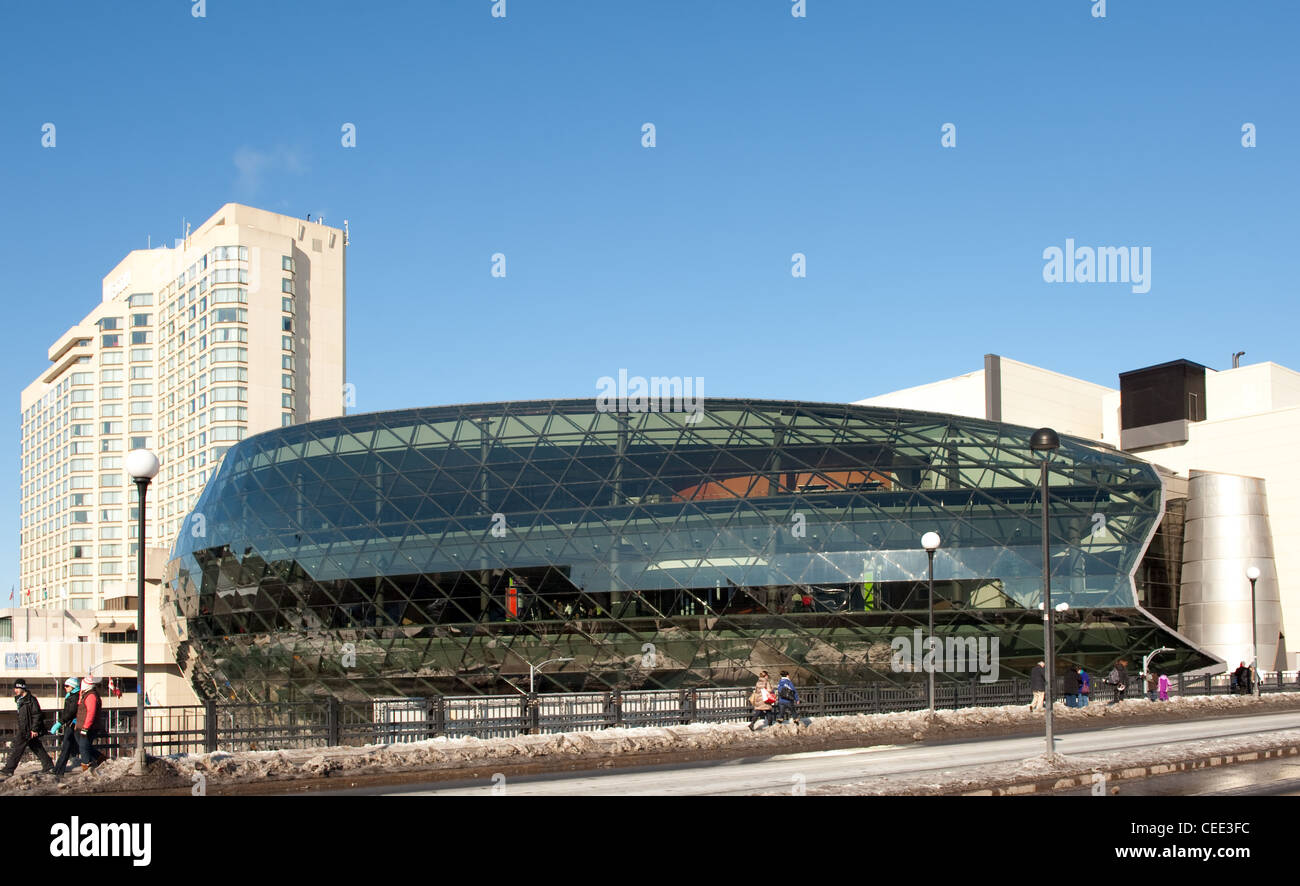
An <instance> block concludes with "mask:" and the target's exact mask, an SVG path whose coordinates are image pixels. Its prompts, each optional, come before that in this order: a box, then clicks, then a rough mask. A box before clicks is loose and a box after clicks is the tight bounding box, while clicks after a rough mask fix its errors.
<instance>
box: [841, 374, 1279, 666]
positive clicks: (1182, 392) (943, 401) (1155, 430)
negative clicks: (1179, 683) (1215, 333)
mask: <svg viewBox="0 0 1300 886" xmlns="http://www.w3.org/2000/svg"><path fill="white" fill-rule="evenodd" d="M1119 378H1120V388H1119V389H1116V388H1108V387H1105V386H1103V385H1096V384H1092V383H1091V382H1086V381H1082V380H1081V379H1075V378H1070V377H1069V376H1064V375H1060V374H1059V373H1055V372H1051V371H1049V370H1046V369H1041V368H1039V367H1036V366H1030V365H1029V364H1026V363H1020V362H1018V361H1015V360H1010V359H1007V358H1005V357H1001V356H998V355H995V354H989V355H986V356H985V358H984V366H983V367H982V368H981V369H979V370H976V371H974V372H971V373H967V374H965V375H961V376H957V377H955V378H949V379H943V380H941V381H937V382H932V383H929V384H925V385H920V386H918V387H913V388H907V389H905V390H901V391H895V392H893V393H889V394H883V395H881V396H877V397H872V398H869V399H866V400H861V401H858V402H860V403H863V404H866V405H871V406H892V407H896V408H900V409H918V410H925V411H931V412H945V413H952V414H956V415H965V416H974V417H977V418H987V419H990V420H993V421H1003V422H1007V423H1010V424H1018V425H1024V426H1026V427H1052V428H1055V429H1056V430H1057V431H1058V432H1060V433H1061V434H1067V435H1071V436H1076V437H1083V438H1085V439H1089V440H1094V441H1098V442H1101V443H1105V444H1107V445H1109V446H1113V447H1115V448H1117V449H1123V450H1125V451H1127V452H1130V453H1132V454H1134V455H1136V456H1138V457H1140V458H1143V459H1146V460H1147V461H1150V462H1152V463H1154V464H1157V465H1159V466H1160V467H1162V468H1164V469H1165V470H1166V471H1167V472H1168V473H1169V474H1171V475H1172V477H1167V478H1166V484H1165V485H1166V496H1167V498H1168V499H1169V501H1170V502H1171V503H1172V510H1170V511H1167V516H1166V523H1167V524H1170V520H1169V517H1168V515H1169V514H1170V513H1175V514H1176V515H1177V519H1176V521H1175V522H1176V523H1177V524H1178V527H1179V531H1178V533H1177V534H1178V537H1179V544H1180V545H1181V547H1182V552H1183V553H1182V573H1181V581H1180V585H1179V591H1180V600H1179V607H1178V621H1179V623H1178V624H1177V625H1173V627H1176V628H1177V629H1178V630H1180V631H1182V632H1183V633H1184V634H1186V635H1187V637H1188V638H1189V639H1190V640H1192V641H1193V642H1195V643H1197V644H1198V645H1199V646H1201V647H1202V648H1203V649H1206V650H1207V651H1209V652H1212V653H1213V654H1215V655H1218V656H1220V657H1221V658H1223V659H1224V660H1225V661H1227V662H1228V663H1229V664H1230V665H1231V666H1233V667H1235V666H1236V664H1237V663H1238V662H1239V661H1241V660H1245V661H1248V662H1249V661H1250V660H1251V657H1252V648H1251V597H1250V582H1249V580H1248V579H1247V578H1246V575H1245V571H1246V569H1247V568H1249V567H1250V566H1255V567H1256V568H1258V569H1259V570H1260V573H1261V575H1260V578H1259V580H1258V582H1257V587H1256V599H1255V603H1256V608H1257V614H1256V619H1255V629H1256V635H1257V636H1256V640H1257V642H1258V647H1259V664H1260V667H1261V668H1262V669H1263V670H1272V669H1273V667H1274V666H1275V665H1277V664H1283V665H1284V666H1286V667H1288V668H1292V667H1294V668H1300V653H1297V652H1296V645H1297V644H1296V642H1295V641H1294V640H1293V641H1292V643H1291V644H1290V648H1287V644H1286V643H1285V639H1284V637H1285V633H1286V631H1285V626H1286V625H1288V624H1289V625H1292V626H1296V625H1300V475H1297V473H1296V471H1295V469H1294V463H1295V455H1294V452H1295V442H1294V441H1296V440H1297V439H1300V372H1296V371H1295V370H1292V369H1288V368H1286V367H1284V366H1279V365H1277V364H1276V363H1257V364H1253V365H1249V366H1234V367H1233V368H1232V369H1226V370H1222V371H1215V370H1213V369H1210V368H1208V367H1205V366H1200V365H1199V364H1195V363H1189V362H1187V361H1181V360H1180V361H1173V362H1172V363H1166V364H1161V365H1159V366H1153V367H1147V368H1145V369H1141V370H1134V371H1132V372H1125V373H1122V374H1121V375H1120V377H1119ZM1171 481H1172V482H1171ZM1179 502H1182V504H1181V505H1180V504H1179ZM1184 512H1185V519H1186V526H1185V533H1184V532H1183V531H1182V520H1183V517H1182V514H1183V513H1184ZM1171 526H1172V524H1171ZM1293 629H1294V628H1293ZM1280 638H1283V639H1280Z"/></svg>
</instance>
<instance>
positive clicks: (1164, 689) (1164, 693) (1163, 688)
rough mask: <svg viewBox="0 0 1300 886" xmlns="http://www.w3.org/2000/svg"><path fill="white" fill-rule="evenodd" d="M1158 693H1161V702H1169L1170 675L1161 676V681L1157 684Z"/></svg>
mask: <svg viewBox="0 0 1300 886" xmlns="http://www.w3.org/2000/svg"><path fill="white" fill-rule="evenodd" d="M1156 686H1157V687H1158V689H1157V691H1158V692H1159V693H1160V700H1161V701H1169V675H1168V674H1161V675H1160V681H1159V682H1158V683H1157V684H1156Z"/></svg>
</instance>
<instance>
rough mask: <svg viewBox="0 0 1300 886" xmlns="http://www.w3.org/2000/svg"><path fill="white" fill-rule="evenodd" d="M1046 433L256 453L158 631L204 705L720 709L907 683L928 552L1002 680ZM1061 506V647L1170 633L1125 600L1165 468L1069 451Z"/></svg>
mask: <svg viewBox="0 0 1300 886" xmlns="http://www.w3.org/2000/svg"><path fill="white" fill-rule="evenodd" d="M1029 433H1030V430H1029V429H1025V428H1018V427H1013V426H1007V425H1000V424H997V423H992V422H986V421H980V420H976V419H967V418H958V417H953V416H941V415H930V414H925V413H915V412H903V411H898V410H887V409H879V408H869V407H861V406H850V405H842V404H808V403H798V402H775V401H748V400H744V401H742V400H714V401H709V402H708V403H707V404H706V408H705V410H704V411H703V412H702V413H688V412H676V413H674V412H666V413H660V412H624V413H616V412H601V411H598V410H597V409H596V404H595V403H594V402H593V401H591V400H572V401H550V402H521V403H492V404H478V405H471V406H460V407H446V408H432V409H416V410H404V411H398V412H388V413H377V414H368V415H357V416H348V417H344V418H339V419H330V420H325V421H319V422H313V423H309V424H305V425H298V426H294V427H290V428H285V429H282V430H279V431H274V432H270V433H266V434H261V435H258V436H257V437H253V438H250V439H248V440H245V441H243V442H241V443H240V444H238V445H237V446H235V447H234V448H233V449H232V450H231V451H230V452H229V453H228V454H227V456H226V458H225V460H224V461H223V463H222V465H221V467H220V470H219V471H218V473H217V475H216V477H215V478H214V479H213V480H212V481H211V482H209V484H208V486H207V488H206V490H205V491H204V493H203V496H202V497H201V498H200V500H199V502H198V504H197V505H196V508H195V511H194V512H193V513H192V514H191V515H190V517H189V518H188V519H187V520H186V522H185V524H184V525H183V527H182V530H181V533H180V535H179V537H178V540H177V542H176V545H175V549H174V551H173V554H172V558H171V562H170V565H169V572H168V580H167V586H166V588H165V590H164V594H165V596H166V598H167V606H166V607H165V613H164V615H165V619H166V622H167V630H168V633H169V636H170V638H171V639H172V642H173V643H174V644H175V647H176V650H177V654H178V657H179V658H180V660H181V663H182V665H183V666H185V667H186V669H187V670H188V671H189V672H190V673H191V675H192V676H193V677H194V679H195V682H196V685H197V686H198V687H199V688H200V690H201V691H203V692H205V694H210V695H213V694H214V695H217V696H219V697H227V698H229V697H238V698H258V699H261V698H272V697H274V698H291V697H301V696H312V695H320V694H324V693H331V694H338V695H342V696H345V697H358V696H366V695H385V694H413V695H425V694H429V693H430V692H452V691H482V692H495V691H502V690H503V689H509V688H511V687H516V688H517V687H518V686H519V685H524V686H526V684H527V675H528V671H529V664H537V663H538V662H540V661H543V660H545V659H547V658H572V659H573V661H571V662H561V663H559V664H558V665H555V666H552V667H551V668H549V669H548V676H546V677H545V678H544V679H545V680H546V681H548V682H547V685H548V686H549V688H555V687H556V686H564V687H567V688H606V687H623V688H626V687H640V686H646V687H654V686H682V685H709V684H718V683H724V684H725V683H734V682H744V681H747V680H748V679H750V674H751V671H752V670H753V669H754V668H756V667H760V666H777V667H779V666H786V667H792V668H795V669H797V671H798V673H799V675H800V677H801V679H803V680H805V681H809V680H816V681H825V682H852V681H855V680H856V681H861V680H864V679H890V678H894V677H897V676H898V675H897V673H896V672H895V669H893V668H891V667H890V666H889V655H888V648H889V642H890V638H891V637H893V636H896V635H897V634H898V632H900V631H909V632H910V631H911V629H912V627H913V626H914V625H916V624H924V623H925V620H926V617H927V605H928V601H929V597H928V586H927V585H926V583H925V578H926V555H925V552H924V551H923V550H922V549H921V547H920V542H919V539H920V536H921V535H922V534H923V533H924V532H927V531H931V530H933V531H935V532H938V533H939V535H940V536H941V538H942V546H941V548H940V550H939V552H938V554H937V556H936V559H935V577H936V600H935V610H936V612H937V613H938V616H937V618H938V621H939V622H940V624H941V628H942V630H947V631H951V632H956V633H961V632H966V633H981V632H982V633H985V634H987V633H988V632H990V631H994V632H1001V633H1002V634H1003V635H1004V643H1005V644H1006V647H1005V648H1006V649H1007V650H1008V651H1009V652H1010V654H1009V656H1008V658H1007V661H1006V666H1007V668H1008V669H1009V670H1008V675H1010V674H1012V673H1016V672H1019V670H1020V665H1021V664H1022V661H1021V660H1022V659H1026V660H1027V659H1028V658H1031V657H1033V656H1034V655H1035V652H1034V643H1035V636H1036V641H1037V643H1038V647H1037V649H1038V650H1039V651H1040V653H1041V648H1042V646H1041V640H1042V636H1041V635H1042V630H1041V624H1040V623H1039V621H1038V619H1037V618H1036V616H1037V615H1038V604H1039V602H1040V600H1041V597H1042V588H1041V584H1042V582H1041V574H1042V555H1041V535H1040V519H1041V518H1040V507H1041V500H1040V498H1039V492H1038V485H1039V477H1040V473H1039V472H1040V462H1039V460H1038V457H1037V456H1036V455H1034V454H1033V453H1031V452H1030V451H1029V449H1028V446H1027V440H1028V437H1029ZM1049 482H1050V485H1051V499H1050V525H1049V540H1050V545H1051V552H1052V556H1051V570H1052V574H1053V580H1052V581H1053V602H1054V603H1060V602H1065V603H1068V604H1069V606H1070V608H1071V610H1073V611H1074V612H1075V613H1076V616H1075V618H1077V621H1078V624H1077V625H1076V626H1074V627H1071V626H1070V618H1067V619H1066V625H1065V626H1064V628H1063V629H1064V630H1065V631H1067V633H1068V635H1069V636H1067V637H1066V639H1065V641H1064V649H1065V650H1066V651H1067V653H1068V650H1069V648H1070V643H1071V640H1070V639H1069V638H1070V637H1073V636H1075V635H1077V639H1076V643H1077V647H1078V651H1079V654H1080V655H1085V654H1087V655H1096V656H1101V655H1103V654H1104V655H1111V654H1112V653H1114V654H1118V652H1117V650H1122V649H1124V648H1125V647H1126V645H1127V644H1128V639H1126V638H1130V637H1131V635H1132V631H1134V630H1137V631H1139V632H1143V633H1145V632H1149V631H1150V630H1153V629H1154V630H1155V631H1156V632H1157V633H1158V634H1160V633H1162V630H1163V629H1162V626H1159V625H1156V626H1154V627H1153V623H1152V621H1151V620H1150V619H1149V618H1147V617H1145V614H1144V613H1142V611H1141V610H1139V609H1137V601H1136V599H1135V594H1134V584H1133V580H1132V576H1133V573H1134V570H1135V568H1136V566H1137V564H1138V561H1139V559H1140V558H1141V555H1142V553H1143V551H1144V550H1145V548H1146V545H1147V542H1148V541H1149V539H1150V538H1151V536H1152V534H1153V533H1154V531H1155V529H1156V525H1157V523H1158V521H1159V519H1160V516H1161V514H1162V512H1163V511H1162V505H1163V502H1162V486H1161V482H1160V479H1159V477H1158V476H1157V474H1156V472H1155V470H1154V469H1153V468H1152V467H1151V466H1150V465H1148V464H1146V463H1145V462H1142V461H1140V460H1137V459H1133V458H1130V457H1127V456H1125V455H1123V454H1120V453H1115V452H1113V451H1108V450H1104V449H1101V448H1097V447H1094V446H1092V445H1090V444H1087V443H1085V442H1083V441H1077V440H1072V439H1065V440H1063V441H1062V446H1061V449H1060V450H1059V451H1058V452H1056V453H1055V454H1054V455H1053V457H1052V459H1051V461H1050V464H1049ZM1087 613H1092V615H1093V617H1092V619H1091V621H1089V620H1087V619H1086V618H1085V614H1087ZM1121 623H1122V625H1121ZM1116 625H1121V626H1120V627H1116ZM1088 631H1090V632H1091V633H1087V632H1088ZM1035 632H1036V634H1035ZM1164 633H1168V632H1167V631H1165V632H1164ZM1103 636H1105V637H1108V638H1109V639H1104V640H1102V639H1100V638H1102V637H1103ZM1058 642H1060V641H1058ZM1134 642H1137V641H1136V640H1134ZM1160 643H1163V644H1164V645H1174V644H1175V643H1177V644H1178V646H1179V648H1182V649H1183V650H1184V653H1180V654H1185V657H1186V659H1187V661H1188V662H1191V661H1192V660H1193V659H1197V657H1198V655H1199V653H1196V652H1195V651H1194V650H1191V649H1190V648H1186V644H1185V643H1184V642H1183V641H1181V638H1172V639H1171V638H1169V637H1164V638H1163V639H1161V640H1160ZM1160 643H1157V645H1160ZM1093 645H1095V646H1096V647H1097V650H1096V651H1093V652H1085V650H1086V649H1091V647H1092V646H1093ZM1011 650H1016V651H1014V652H1011ZM1206 663H1208V661H1206ZM1026 669H1027V668H1026Z"/></svg>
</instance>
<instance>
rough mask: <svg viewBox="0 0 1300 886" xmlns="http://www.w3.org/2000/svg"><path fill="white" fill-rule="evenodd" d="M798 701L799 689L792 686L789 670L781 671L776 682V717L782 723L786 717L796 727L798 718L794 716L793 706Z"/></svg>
mask: <svg viewBox="0 0 1300 886" xmlns="http://www.w3.org/2000/svg"><path fill="white" fill-rule="evenodd" d="M798 703H799V690H797V689H795V688H794V681H793V680H791V679H790V672H789V671H782V672H781V679H780V680H779V681H777V684H776V719H777V720H779V721H780V722H782V723H784V722H785V721H786V719H787V718H789V719H790V720H793V721H794V725H795V727H796V728H797V727H798V726H799V718H798V717H796V716H795V713H794V706H795V705H796V704H798Z"/></svg>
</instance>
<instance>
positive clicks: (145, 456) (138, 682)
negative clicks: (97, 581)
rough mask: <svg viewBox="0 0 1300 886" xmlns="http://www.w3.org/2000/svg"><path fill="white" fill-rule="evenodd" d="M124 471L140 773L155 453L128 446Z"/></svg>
mask: <svg viewBox="0 0 1300 886" xmlns="http://www.w3.org/2000/svg"><path fill="white" fill-rule="evenodd" d="M126 472H127V473H128V474H130V475H131V479H132V480H134V481H135V489H136V493H137V504H138V506H139V509H140V510H139V514H138V520H137V521H136V548H137V552H138V556H137V557H136V561H135V582H136V584H135V590H136V625H135V653H136V658H135V663H136V671H135V675H136V676H135V771H136V774H137V775H144V767H145V754H144V685H145V684H144V507H145V500H146V498H147V496H148V494H149V481H150V480H152V479H153V478H154V477H156V476H157V475H158V456H156V455H154V454H153V453H152V452H150V451H149V450H148V449H132V450H131V451H130V452H128V453H127V454H126Z"/></svg>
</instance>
